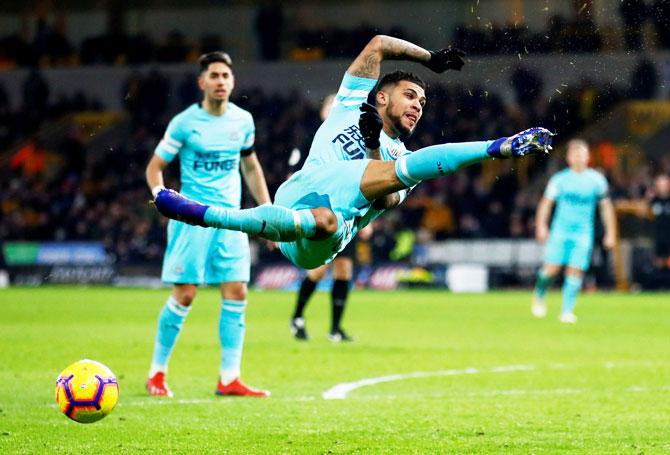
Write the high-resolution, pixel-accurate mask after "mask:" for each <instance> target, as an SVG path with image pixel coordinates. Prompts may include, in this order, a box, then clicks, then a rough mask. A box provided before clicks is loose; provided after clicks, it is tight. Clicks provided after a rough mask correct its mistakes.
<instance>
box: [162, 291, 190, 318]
mask: <svg viewBox="0 0 670 455" xmlns="http://www.w3.org/2000/svg"><path fill="white" fill-rule="evenodd" d="M166 305H167V307H168V309H169V310H170V311H172V312H173V313H175V314H176V315H178V316H181V317H183V318H185V317H186V316H188V312H189V311H191V306H190V305H189V306H184V305H182V304H181V303H179V302H177V299H175V298H174V297H173V296H170V297H169V298H168V299H167V303H166Z"/></svg>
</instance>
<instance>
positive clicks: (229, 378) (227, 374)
mask: <svg viewBox="0 0 670 455" xmlns="http://www.w3.org/2000/svg"><path fill="white" fill-rule="evenodd" d="M220 375H221V384H223V385H228V384H230V383H231V382H233V381H234V380H235V379H237V378H239V377H240V372H239V371H223V370H222V371H221V372H220Z"/></svg>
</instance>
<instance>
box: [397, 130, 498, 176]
mask: <svg viewBox="0 0 670 455" xmlns="http://www.w3.org/2000/svg"><path fill="white" fill-rule="evenodd" d="M492 143H493V141H480V142H460V143H454V144H440V145H431V146H430V147H425V148H422V149H419V150H416V151H415V152H413V153H410V154H407V155H402V156H400V157H399V158H398V160H397V161H396V162H395V173H396V175H397V176H398V178H399V179H400V181H401V182H402V183H404V184H405V185H407V187H412V186H414V185H416V184H417V183H419V182H421V181H422V180H428V179H435V178H438V177H441V176H443V175H447V174H452V173H454V172H456V171H457V170H458V169H460V168H462V167H465V166H470V165H471V164H475V163H479V162H480V161H483V160H485V159H489V158H491V156H490V155H489V154H488V152H487V149H488V146H489V145H490V144H492Z"/></svg>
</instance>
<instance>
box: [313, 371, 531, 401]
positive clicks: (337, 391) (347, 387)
mask: <svg viewBox="0 0 670 455" xmlns="http://www.w3.org/2000/svg"><path fill="white" fill-rule="evenodd" d="M534 369H535V366H533V365H506V366H498V367H493V368H488V369H477V368H465V369H462V370H442V371H415V372H412V373H401V374H392V375H388V376H379V377H376V378H366V379H360V380H358V381H353V382H342V383H340V384H337V385H335V386H333V387H331V388H330V389H328V390H326V391H325V392H323V393H322V394H321V397H323V399H324V400H344V399H345V398H346V397H347V394H348V393H349V392H351V391H353V390H356V389H359V388H361V387H367V386H371V385H376V384H381V383H384V382H393V381H404V380H405V379H414V378H432V377H444V376H460V375H466V374H480V373H507V372H512V371H531V370H534Z"/></svg>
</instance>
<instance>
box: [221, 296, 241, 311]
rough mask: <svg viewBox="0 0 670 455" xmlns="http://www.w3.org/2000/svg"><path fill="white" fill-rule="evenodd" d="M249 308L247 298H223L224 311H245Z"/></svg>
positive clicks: (222, 307)
mask: <svg viewBox="0 0 670 455" xmlns="http://www.w3.org/2000/svg"><path fill="white" fill-rule="evenodd" d="M246 308H247V301H246V300H229V299H222V300H221V309H222V310H224V311H232V312H233V313H244V310H245V309H246Z"/></svg>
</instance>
